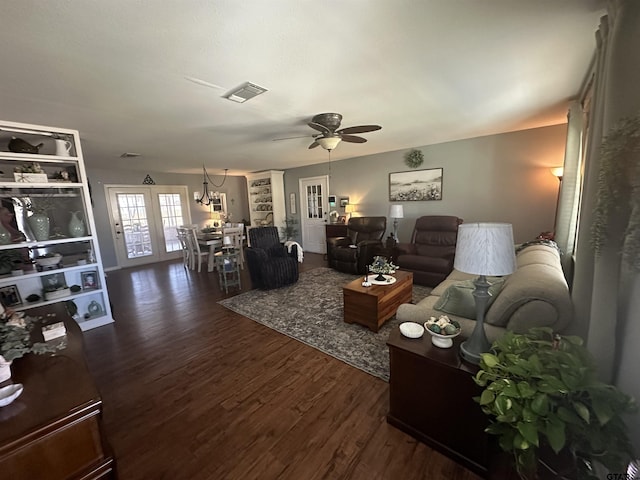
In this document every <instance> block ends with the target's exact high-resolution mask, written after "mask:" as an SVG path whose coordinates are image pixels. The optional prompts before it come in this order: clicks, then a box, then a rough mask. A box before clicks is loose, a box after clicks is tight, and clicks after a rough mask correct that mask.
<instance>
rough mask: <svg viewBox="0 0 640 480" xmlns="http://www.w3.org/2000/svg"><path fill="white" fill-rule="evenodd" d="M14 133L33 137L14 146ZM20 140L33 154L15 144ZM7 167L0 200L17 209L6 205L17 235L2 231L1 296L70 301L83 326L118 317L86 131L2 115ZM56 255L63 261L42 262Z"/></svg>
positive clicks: (0, 148)
mask: <svg viewBox="0 0 640 480" xmlns="http://www.w3.org/2000/svg"><path fill="white" fill-rule="evenodd" d="M12 139H20V140H22V141H24V142H26V144H25V143H21V144H20V145H19V146H18V147H16V145H15V141H14V144H13V145H12V146H11V147H10V146H9V143H10V142H11V140H12ZM29 145H31V146H32V147H33V149H31V148H30V147H29ZM20 146H22V147H24V148H25V149H26V150H32V153H26V152H23V151H10V150H16V148H18V149H20ZM36 151H37V153H35V152H36ZM20 170H22V171H23V172H20ZM25 170H27V172H24V171H25ZM28 170H39V172H38V173H39V175H35V176H33V175H31V172H28ZM16 171H18V172H17V173H16ZM0 172H1V173H0V201H1V203H2V207H6V208H7V209H8V210H9V212H7V211H6V210H4V209H2V210H0V218H2V215H5V219H4V221H2V222H0V223H2V224H4V223H8V226H9V227H8V228H5V227H4V225H3V227H2V229H3V230H7V231H8V232H9V234H10V235H11V238H10V240H8V239H7V237H6V235H2V234H1V231H0V300H1V301H2V302H3V304H4V305H5V306H6V307H9V308H12V309H14V310H26V311H28V310H29V309H31V308H35V307H41V306H44V305H51V304H56V303H61V302H64V303H65V306H66V307H67V309H68V310H69V311H70V313H74V312H75V315H74V319H75V320H76V322H77V323H78V325H79V326H80V328H81V329H82V330H89V329H91V328H95V327H99V326H101V325H106V324H108V323H112V322H113V314H112V312H111V304H110V302H109V295H108V292H107V288H106V282H105V274H104V269H103V266H102V260H101V256H100V248H99V245H98V239H97V237H96V234H95V232H96V227H95V222H94V218H93V210H92V208H91V196H90V191H89V185H88V181H87V174H86V171H85V166H84V159H83V156H82V148H81V145H80V137H79V133H78V131H77V130H69V129H61V128H55V127H46V126H40V125H30V124H23V123H14V122H5V121H0ZM72 212H76V214H75V217H76V218H75V219H74V218H73V215H72ZM34 213H42V214H44V215H45V216H46V217H47V218H48V219H49V232H48V234H47V233H46V231H45V232H44V233H43V231H42V230H40V231H38V229H37V228H36V227H34V226H33V225H31V223H32V222H31V220H33V219H30V218H29V217H32V216H33V215H34ZM12 215H13V217H12ZM76 219H77V220H76ZM78 220H79V221H80V225H78ZM21 234H22V235H21ZM3 239H4V240H3ZM3 241H4V242H6V243H2V242H3ZM55 254H58V255H60V258H59V261H58V262H57V264H54V265H47V266H41V265H38V264H37V263H36V259H42V258H47V257H51V256H53V255H55ZM9 259H13V260H14V261H13V262H12V263H11V265H12V271H11V272H9V271H7V264H8V262H9Z"/></svg>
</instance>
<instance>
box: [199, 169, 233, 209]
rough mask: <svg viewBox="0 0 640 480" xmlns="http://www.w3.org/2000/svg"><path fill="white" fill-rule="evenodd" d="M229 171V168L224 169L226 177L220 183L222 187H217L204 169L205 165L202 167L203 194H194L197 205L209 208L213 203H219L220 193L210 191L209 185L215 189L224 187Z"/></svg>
mask: <svg viewBox="0 0 640 480" xmlns="http://www.w3.org/2000/svg"><path fill="white" fill-rule="evenodd" d="M228 171H229V169H228V168H225V169H224V177H223V179H222V182H220V185H216V184H215V182H214V181H213V180H211V178H210V177H209V174H208V173H207V169H206V168H205V167H204V165H202V194H200V192H193V199H194V200H195V201H196V202H197V203H199V204H201V205H207V206H209V205H211V204H212V203H217V202H216V200H218V199H219V198H220V192H214V191H210V190H209V183H211V185H212V186H213V187H216V188H218V187H221V186H222V185H224V182H225V180H226V179H227V172H228Z"/></svg>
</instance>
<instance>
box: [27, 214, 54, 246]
mask: <svg viewBox="0 0 640 480" xmlns="http://www.w3.org/2000/svg"><path fill="white" fill-rule="evenodd" d="M27 223H28V224H29V228H31V232H32V233H33V236H34V237H35V238H36V240H37V241H39V242H41V241H43V240H49V217H47V216H46V215H43V214H42V213H34V214H33V215H31V216H30V217H27Z"/></svg>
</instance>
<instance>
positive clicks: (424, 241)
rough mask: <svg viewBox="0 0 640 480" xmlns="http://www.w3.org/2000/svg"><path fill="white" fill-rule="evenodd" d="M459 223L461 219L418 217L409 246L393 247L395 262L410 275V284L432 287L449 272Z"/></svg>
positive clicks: (402, 244) (446, 216) (454, 251)
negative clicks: (411, 280)
mask: <svg viewBox="0 0 640 480" xmlns="http://www.w3.org/2000/svg"><path fill="white" fill-rule="evenodd" d="M461 223H462V219H461V218H458V217H453V216H448V215H430V216H424V217H420V218H418V219H417V220H416V225H415V227H414V229H413V234H412V235H411V243H399V244H398V245H397V246H396V249H397V251H396V254H395V256H394V258H395V260H396V262H395V263H396V264H397V265H398V267H400V268H401V269H402V270H406V271H408V272H413V283H416V284H419V285H426V286H429V287H435V286H436V285H438V284H439V283H440V282H442V281H443V280H444V279H445V278H446V277H447V275H449V273H451V271H452V270H453V259H454V256H455V253H456V241H457V239H458V225H460V224H461Z"/></svg>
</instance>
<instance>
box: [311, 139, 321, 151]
mask: <svg viewBox="0 0 640 480" xmlns="http://www.w3.org/2000/svg"><path fill="white" fill-rule="evenodd" d="M319 145H320V144H319V143H318V142H317V141H315V140H314V141H313V143H312V144H311V145H309V150H311V149H312V148H316V147H317V146H319Z"/></svg>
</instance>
